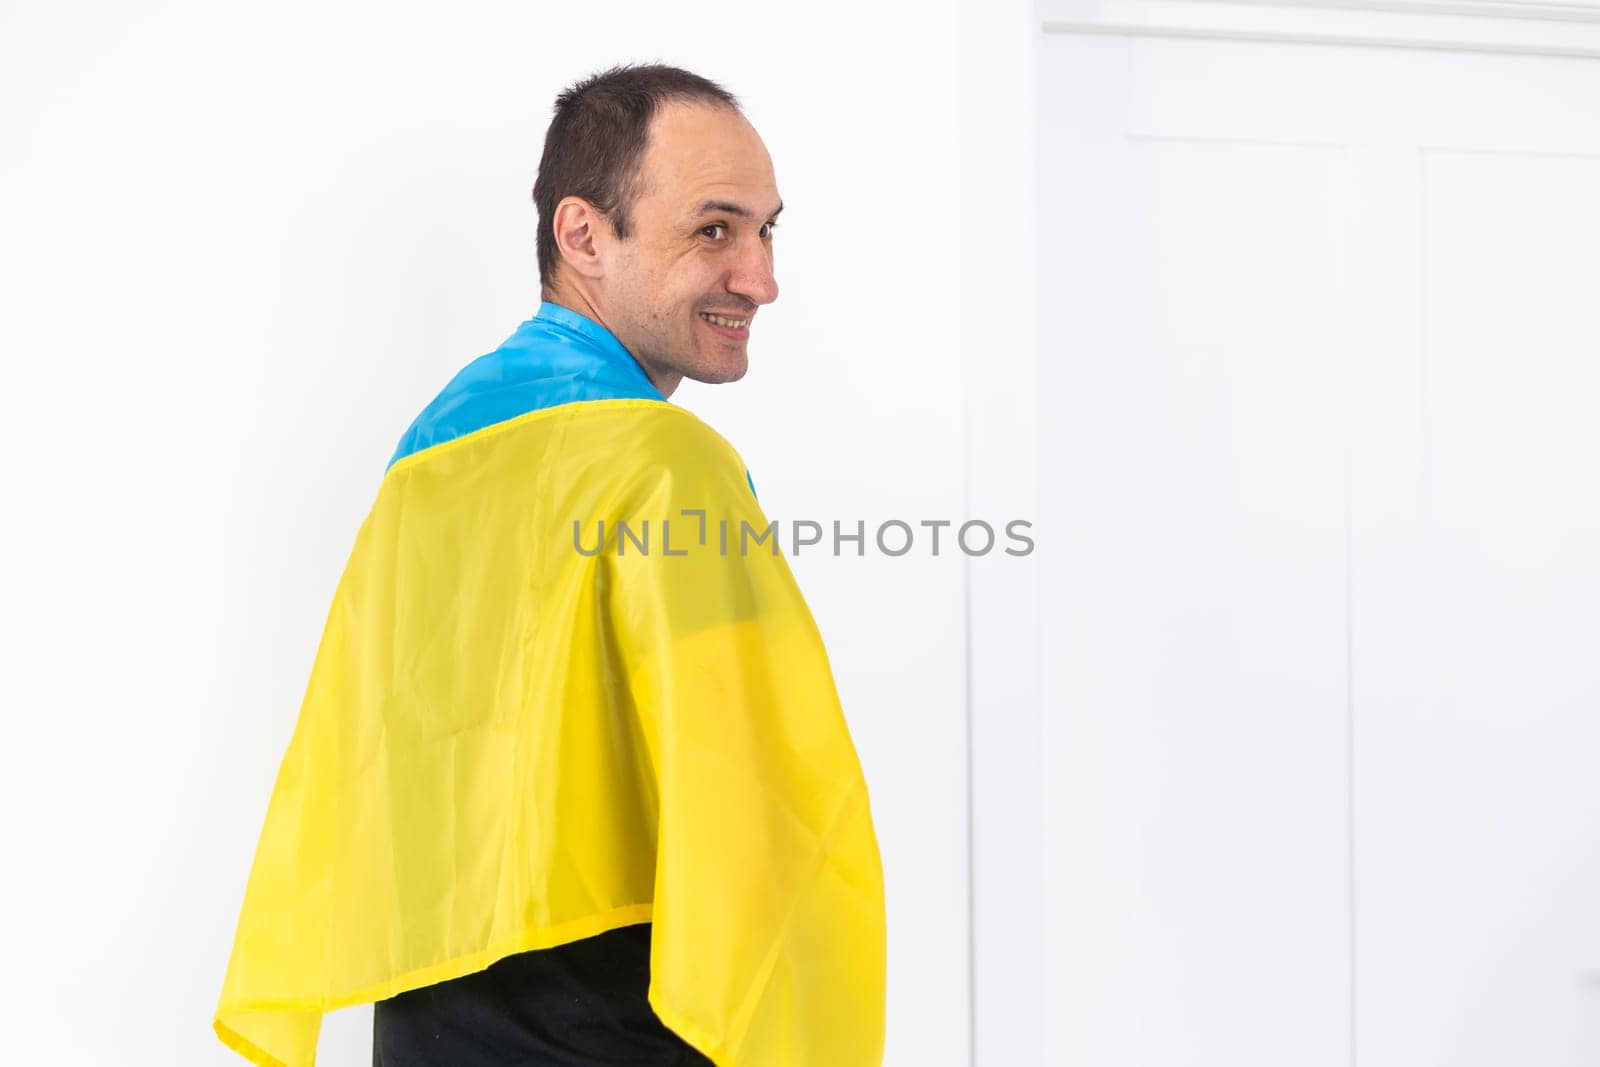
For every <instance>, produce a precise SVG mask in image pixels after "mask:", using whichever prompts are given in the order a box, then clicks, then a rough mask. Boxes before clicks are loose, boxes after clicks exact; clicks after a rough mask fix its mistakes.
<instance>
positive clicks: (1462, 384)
mask: <svg viewBox="0 0 1600 1067" xmlns="http://www.w3.org/2000/svg"><path fill="white" fill-rule="evenodd" d="M1058 6H1060V7H1062V10H1060V11H1056V12H1054V14H1055V15H1056V16H1058V17H1056V18H1055V19H1054V20H1052V21H1047V22H1046V23H1045V30H1044V32H1043V34H1042V36H1041V38H1040V51H1039V53H1038V78H1039V82H1038V89H1039V98H1038V109H1039V111H1038V113H1039V142H1038V172H1037V173H1038V182H1039V186H1038V192H1039V198H1040V229H1039V264H1038V269H1039V278H1040V290H1039V291H1040V308H1041V316H1040V332H1039V337H1040V349H1039V360H1040V363H1039V403H1040V409H1039V441H1040V444H1039V448H1040V455H1039V469H1040V486H1039V492H1040V514H1039V527H1040V552H1039V557H1038V566H1039V573H1040V578H1041V589H1040V613H1041V649H1042V650H1043V654H1042V655H1041V669H1042V675H1041V681H1040V687H1041V709H1042V723H1043V725H1042V730H1043V737H1042V753H1043V756H1042V758H1043V764H1044V768H1045V770H1044V782H1043V801H1044V812H1043V833H1044V836H1045V842H1044V857H1045V899H1046V903H1047V912H1046V916H1045V918H1044V921H1043V928H1044V929H1045V931H1046V937H1045V951H1046V957H1047V962H1046V973H1047V976H1048V980H1047V983H1046V989H1047V1002H1048V1004H1049V1005H1050V1012H1051V1015H1050V1019H1049V1021H1048V1025H1047V1027H1046V1031H1045V1035H1044V1038H1043V1048H1044V1052H1043V1054H1042V1056H1041V1062H1046V1063H1050V1064H1073V1065H1077V1064H1083V1065H1092V1067H1124V1065H1126V1067H1134V1065H1138V1067H1178V1065H1185V1064H1196V1065H1201V1064H1203V1065H1212V1064H1215V1065H1227V1067H1245V1065H1260V1067H1336V1065H1337V1067H1347V1065H1350V1064H1357V1065H1359V1067H1423V1065H1440V1067H1445V1065H1448V1067H1476V1065H1483V1067H1489V1065H1495V1067H1501V1065H1522V1064H1529V1065H1533V1064H1537V1065H1541V1067H1564V1065H1572V1067H1578V1065H1580V1064H1581V1065H1592V1064H1595V1063H1597V1062H1600V830H1597V827H1600V36H1597V32H1600V23H1597V22H1595V21H1593V19H1592V18H1591V14H1592V13H1591V12H1589V11H1587V10H1584V9H1582V6H1581V5H1570V4H1569V5H1565V6H1564V7H1558V5H1542V6H1541V7H1540V9H1539V11H1538V12H1531V11H1530V15H1529V17H1527V18H1521V19H1511V18H1502V17H1495V16H1494V12H1492V11H1488V10H1487V9H1490V8H1494V7H1498V8H1500V9H1501V10H1502V11H1504V10H1509V9H1510V8H1513V7H1515V5H1512V4H1500V5H1491V4H1481V5H1469V4H1466V3H1460V4H1453V5H1452V4H1436V5H1432V7H1433V8H1437V9H1439V10H1440V11H1443V12H1444V14H1442V15H1427V14H1423V13H1416V12H1420V11H1421V10H1422V8H1423V7H1424V6H1425V5H1418V8H1417V9H1416V11H1415V12H1414V11H1413V10H1410V9H1408V5H1406V4H1404V3H1401V2H1398V0H1397V2H1393V3H1389V4H1388V5H1387V7H1388V8H1389V9H1390V10H1387V11H1382V12H1378V11H1376V10H1375V9H1376V8H1378V7H1382V6H1384V5H1381V4H1368V5H1366V7H1368V8H1370V9H1374V10H1366V11H1361V12H1355V11H1353V10H1347V11H1343V12H1340V11H1335V10H1332V9H1328V10H1321V9H1317V10H1312V9H1308V8H1303V7H1302V8H1300V9H1299V10H1289V9H1278V8H1268V7H1260V6H1258V7H1250V6H1229V5H1220V4H1218V5H1204V4H1198V3H1195V4H1185V3H1183V2H1181V0H1168V2H1166V3H1165V4H1161V3H1157V2H1151V3H1145V4H1139V3H1134V2H1132V0H1129V2H1128V3H1125V4H1123V5H1122V6H1120V7H1119V6H1118V5H1117V4H1116V3H1089V2H1087V0H1085V2H1084V3H1082V4H1077V3H1067V4H1065V5H1058ZM1355 6H1356V5H1354V4H1353V3H1352V4H1351V5H1350V7H1351V8H1352V9H1353V8H1354V7H1355ZM1530 7H1531V6H1530ZM1479 9H1483V10H1479ZM1046 14H1047V15H1049V14H1051V12H1046ZM1486 14H1487V15H1488V16H1489V17H1485V15H1486ZM1534 14H1538V16H1539V17H1537V18H1535V17H1533V15H1534ZM1340 20H1344V21H1340ZM980 996H982V991H981V990H980ZM978 1045H979V1048H980V1050H981V1048H982V1047H983V1035H982V1034H979V1035H978ZM979 1059H980V1062H981V1061H982V1059H983V1057H982V1055H981V1052H980V1056H979Z"/></svg>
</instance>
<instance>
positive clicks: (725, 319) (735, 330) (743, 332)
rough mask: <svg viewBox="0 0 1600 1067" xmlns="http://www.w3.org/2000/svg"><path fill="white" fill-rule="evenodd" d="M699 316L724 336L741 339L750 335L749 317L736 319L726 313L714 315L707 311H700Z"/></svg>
mask: <svg viewBox="0 0 1600 1067" xmlns="http://www.w3.org/2000/svg"><path fill="white" fill-rule="evenodd" d="M700 317H701V318H702V319H704V320H706V322H708V323H710V325H711V328H712V329H713V330H716V331H717V332H718V333H719V334H721V335H722V336H724V337H731V338H735V339H742V338H746V337H749V336H750V320H749V318H738V319H736V318H732V317H730V316H728V315H714V314H712V313H711V312H709V311H702V312H700Z"/></svg>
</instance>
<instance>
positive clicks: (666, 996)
mask: <svg viewBox="0 0 1600 1067" xmlns="http://www.w3.org/2000/svg"><path fill="white" fill-rule="evenodd" d="M700 513H703V514H700ZM602 522H603V523H604V527H603V530H604V540H603V541H601V540H600V530H601V526H600V524H601V523H602ZM619 522H622V523H625V524H626V525H627V527H628V528H629V531H628V533H625V534H624V535H623V536H620V537H619V536H618V534H619V532H620V531H619V529H618V525H617V524H618V523H619ZM647 522H648V525H646V523H647ZM663 523H666V524H667V525H666V526H665V527H664V526H663ZM724 523H725V524H726V525H725V526H723V525H722V524H724ZM742 525H748V526H749V527H750V528H751V529H752V530H753V531H757V532H759V531H764V530H766V529H767V526H768V520H767V519H766V517H765V516H764V515H763V513H762V511H761V507H760V505H759V503H758V502H757V500H756V498H755V493H754V486H753V483H752V482H751V480H750V477H749V473H748V471H747V470H746V469H745V465H744V463H743V461H742V460H741V459H740V457H739V455H738V454H737V453H736V452H735V451H734V449H733V448H732V446H730V445H729V444H728V443H727V441H725V440H724V439H723V438H722V437H721V436H720V435H718V434H717V433H716V431H714V430H712V429H711V428H710V427H709V426H707V425H706V424H705V423H704V422H702V421H700V420H699V419H698V418H696V417H695V416H694V415H692V414H690V413H689V412H687V411H685V410H683V409H682V408H679V407H676V406H674V405H672V404H670V403H667V402H666V400H665V399H664V398H662V397H661V395H660V394H659V393H658V392H657V391H656V390H655V389H654V388H653V386H652V385H651V384H650V381H649V379H648V378H647V377H646V376H645V375H644V373H643V371H642V370H641V369H640V368H639V366H638V364H637V363H636V362H635V361H634V360H633V359H632V357H631V356H630V355H629V354H628V353H627V351H626V349H624V348H623V347H622V345H621V343H620V342H618V341H617V339H616V338H615V337H614V336H613V335H612V334H611V333H610V332H609V331H607V330H606V329H605V328H604V327H602V326H600V325H599V324H598V323H595V322H593V321H592V320H590V319H588V318H586V317H584V316H582V315H579V314H577V313H576V312H573V311H571V310H569V309H567V308H564V307H560V306H557V305H554V304H550V303H542V304H541V305H540V307H539V311H538V314H537V315H536V316H535V317H534V318H532V319H530V320H528V321H527V322H525V323H523V324H522V326H521V327H519V328H518V330H517V332H516V333H515V334H513V335H512V337H511V338H509V339H508V340H507V341H506V343H505V344H504V345H502V346H501V347H500V348H499V349H497V350H496V351H494V352H492V353H490V354H488V355H486V356H483V357H480V358H479V359H477V360H474V361H473V362H472V363H471V364H469V365H468V366H467V367H466V368H465V369H464V370H463V371H462V372H461V373H460V374H459V375H457V376H456V378H455V379H454V380H452V381H451V383H450V384H449V385H448V386H447V387H446V388H445V389H444V390H443V392H441V393H440V394H439V396H438V397H437V398H436V399H435V400H434V401H433V403H432V404H430V405H429V406H428V408H427V409H425V410H424V412H423V413H422V415H421V416H419V417H418V419H417V420H416V422H415V423H414V424H413V425H412V427H411V428H410V429H409V430H408V431H407V433H406V435H405V437H404V438H403V440H402V441H401V443H400V446H399V448H398V449H397V450H396V453H395V455H394V457H393V459H392V460H391V461H390V464H389V467H388V469H387V471H386V472H385V474H384V476H383V479H382V481H381V483H380V484H379V486H378V490H377V494H376V499H375V501H374V502H373V505H372V508H371V510H370V512H369V513H368V515H367V517H366V519H365V520H364V521H363V523H362V524H361V527H360V529H359V531H358V532H357V534H356V538H355V545H354V547H353V549H352V550H351V553H350V558H349V561H348V563H347V564H346V566H345V569H344V572H343V574H342V576H341V577H340V580H339V584H338V587H337V589H336V591H335V593H334V597H333V603H332V607H331V610H330V611H329V613H328V618H327V623H326V626H325V628H324V630H323V633H322V638H321V642H320V644H319V646H318V650H317V655H316V659H315V662H314V664H313V666H312V670H311V677H310V681H309V683H308V685H307V688H306V692H305V697H304V701H303V703H302V705H301V708H300V713H299V717H298V720H297V721H296V724H295V728H294V732H293V735H292V737H291V739H290V741H289V746H288V750H287V752H286V753H285V755H284V757H283V761H282V763H281V765H280V768H279V771H278V776H277V781H276V783H275V786H274V788H273V792H272V796H271V799H270V802H269V804H268V806H267V812H266V818H265V823H264V825H263V827H262V830H261V836H260V839H259V842H258V844H257V847H256V852H255V858H254V862H253V864H252V866H251V870H250V877H249V881H248V883H247V885H246V889H245V895H244V902H243V906H242V909H241V912H240V916H239V923H238V928H237V933H236V935H235V938H234V943H233V950H232V955H231V958H230V959H229V962H228V968H227V973H226V976H225V979H224V982H223V988H222V995H221V999H220V1001H219V1003H218V1005H217V1010H216V1017H215V1022H214V1024H213V1025H214V1029H215V1030H216V1033H217V1036H218V1037H219V1038H221V1040H222V1041H223V1042H224V1043H225V1044H227V1045H228V1046H229V1047H230V1048H232V1049H234V1050H235V1051H237V1052H238V1053H239V1054H240V1055H242V1056H243V1057H244V1058H245V1059H247V1060H249V1061H250V1062H252V1063H256V1064H261V1065H265V1067H311V1065H312V1064H313V1063H314V1062H315V1057H316V1047H317V1038H318V1034H319V1032H320V1028H321V1024H322V1016H323V1014H324V1013H325V1012H328V1011H332V1010H334V1009H336V1008H341V1007H346V1006H349V1005H353V1004H360V1003H366V1002H371V1001H375V1000H379V999H383V998H386V997H390V996H393V995H394V994H396V993H400V992H403V991H405V990H408V989H413V988H416V987H419V986H424V985H431V984H433V983H436V982H440V981H444V980H447V979H450V978H455V977H459V976H461V975H464V974H468V973H470V972H473V971H477V970H481V969H482V968H485V967H487V966H488V965H489V964H491V963H493V962H494V961H495V960H497V959H499V958H501V957H503V956H507V955H510V954H512V953H516V952H523V951H527V950H531V949H537V948H547V947H550V946H553V945H558V944H562V943H564V942H567V941H572V940H575V939H578V938H583V937H589V936H592V935H595V934H598V933H602V932H604V931H606V930H610V929H612V928H615V927H619V926H625V925H630V924H633V923H638V922H643V921H646V920H648V921H651V922H652V923H653V924H654V925H653V928H652V941H651V958H650V965H651V979H650V988H649V999H650V1004H651V1006H652V1008H653V1009H654V1010H655V1012H656V1014H657V1015H659V1016H660V1017H661V1019H662V1021H663V1022H664V1023H666V1025H667V1026H669V1027H670V1028H671V1029H673V1030H674V1031H676V1032H677V1033H678V1034H680V1035H681V1036H682V1037H683V1038H684V1039H685V1040H687V1041H688V1042H689V1043H690V1044H692V1045H694V1046H695V1047H696V1048H698V1049H699V1050H700V1051H702V1052H703V1053H705V1054H706V1055H707V1056H708V1057H709V1058H710V1059H711V1060H712V1061H713V1062H714V1063H716V1064H717V1065H718V1067H801V1065H805V1067H857V1065H867V1064H872V1065H876V1064H880V1063H881V1062H882V1056H883V1036H884V978H885V951H886V937H885V914H884V896H883V876H882V868H881V863H880V858H879V852H878V845H877V839H876V836H875V834H874V830H873V823H872V817H871V810H870V805H869V801H868V794H867V787H866V783H865V781H864V778H863V775H862V771H861V767H860V764H859V762H858V759H857V756H856V752H855V749H854V747H853V745H852V742H851V738H850V734H849V731H848V729H847V726H846V723H845V719H844V716H843V713H842V710H841V708H840V705H839V699H838V694H837V691H836V689H835V685H834V681H833V677H832V674H831V671H830V668H829V664H828V658H827V654H826V652H825V650H824V647H823V643H822V640H821V636H820V634H819V633H818V631H817V627H816V625H815V623H814V621H813V619H812V617H811V614H810V612H809V610H808V609H807V607H806V604H805V601H804V599H803V597H802V596H801V594H800V591H799V588H798V586H797V585H796V583H795V580H794V577H793V575H792V573H791V571H790V569H789V566H788V563H787V561H786V559H785V557H784V556H783V555H782V554H781V552H778V551H776V548H777V546H776V543H775V540H770V541H769V542H768V543H767V544H766V545H763V546H761V547H760V548H752V549H751V550H750V551H748V552H747V553H741V552H740V551H739V540H738V531H739V530H740V529H741V528H742ZM723 529H726V530H727V531H728V537H727V539H726V542H724V541H723V538H722V537H721V531H722V530H723ZM641 531H643V532H644V533H645V537H646V538H647V539H648V540H647V542H646V544H645V547H644V549H643V550H641V543H640V541H639V540H638V535H639V533H640V532H641ZM663 535H665V540H663ZM723 543H726V545H727V548H726V549H725V550H724V549H722V547H721V545H722V544H723ZM749 543H750V544H751V545H754V544H755V542H754V541H753V540H750V541H749ZM669 552H670V554H669Z"/></svg>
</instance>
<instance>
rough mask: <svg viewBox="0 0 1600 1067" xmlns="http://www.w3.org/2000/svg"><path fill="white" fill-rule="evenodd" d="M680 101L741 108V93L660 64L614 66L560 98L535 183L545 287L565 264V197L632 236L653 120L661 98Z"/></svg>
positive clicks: (619, 232) (621, 234)
mask: <svg viewBox="0 0 1600 1067" xmlns="http://www.w3.org/2000/svg"><path fill="white" fill-rule="evenodd" d="M678 101H682V102H699V103H705V104H710V105H712V106H714V107H726V108H731V109H733V110H734V111H738V112H740V113H741V114H742V113H743V111H742V109H741V108H740V106H739V101H738V98H736V97H735V96H734V95H733V94H732V93H730V92H728V90H726V89H724V88H723V87H722V86H720V85H718V84H717V83H716V82H713V81H710V80H708V79H706V78H702V77H700V75H698V74H691V73H690V72H689V71H686V70H683V69H682V68H680V67H669V66H665V65H663V64H660V63H646V64H622V65H620V66H615V67H612V68H611V69H610V70H606V71H602V72H600V73H599V74H594V75H591V76H589V77H588V78H585V79H583V80H582V81H580V82H577V83H575V84H573V85H571V86H569V87H568V88H567V89H566V90H564V91H563V92H562V93H561V95H560V96H557V97H556V104H555V117H554V118H553V119H551V121H550V128H549V130H547V131H546V132H545V135H544V155H543V156H541V157H540V158H539V175H538V178H537V179H535V181H534V183H533V203H534V207H535V208H537V209H538V213H539V239H538V244H537V247H538V255H539V283H540V285H541V286H549V285H550V284H551V283H552V282H553V281H554V280H555V272H556V268H557V267H558V266H560V263H561V253H560V252H558V251H557V250H556V239H555V232H554V229H553V227H552V222H553V220H554V218H555V213H556V205H557V204H559V203H561V201H562V200H563V199H564V198H565V197H569V196H581V197H582V198H583V199H585V200H587V201H589V203H591V204H593V205H594V206H595V209H596V210H598V211H599V212H600V213H601V214H603V215H604V216H605V217H606V219H607V221H609V222H610V224H611V228H612V229H613V230H615V231H616V234H617V236H618V237H619V238H626V237H627V236H628V234H629V232H630V230H631V228H632V220H631V218H630V213H631V212H632V209H633V205H634V203H635V201H636V200H637V199H638V197H639V193H640V191H641V190H640V185H639V168H640V164H641V162H642V159H643V156H644V150H645V148H646V147H647V146H648V144H649V140H650V122H651V120H652V119H654V118H655V116H656V113H657V112H658V111H660V110H661V107H662V105H663V104H666V103H668V102H678Z"/></svg>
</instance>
